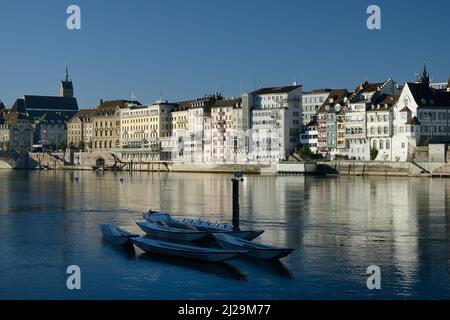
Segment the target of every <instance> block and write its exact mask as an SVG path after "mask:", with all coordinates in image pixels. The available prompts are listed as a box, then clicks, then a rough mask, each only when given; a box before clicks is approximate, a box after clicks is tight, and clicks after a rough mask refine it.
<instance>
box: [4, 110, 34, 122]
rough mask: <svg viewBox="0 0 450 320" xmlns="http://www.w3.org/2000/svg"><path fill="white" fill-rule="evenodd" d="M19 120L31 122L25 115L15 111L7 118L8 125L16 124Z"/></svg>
mask: <svg viewBox="0 0 450 320" xmlns="http://www.w3.org/2000/svg"><path fill="white" fill-rule="evenodd" d="M18 119H28V120H29V117H27V116H26V115H25V114H23V113H20V112H15V111H11V112H8V114H7V115H6V116H5V122H6V124H8V125H11V124H14V123H15V122H16V121H17V120H18Z"/></svg>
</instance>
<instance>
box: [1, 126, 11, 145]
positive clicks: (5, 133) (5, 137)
mask: <svg viewBox="0 0 450 320" xmlns="http://www.w3.org/2000/svg"><path fill="white" fill-rule="evenodd" d="M8 145H9V126H8V125H7V124H6V123H3V124H0V151H8Z"/></svg>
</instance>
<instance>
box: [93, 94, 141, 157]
mask: <svg viewBox="0 0 450 320" xmlns="http://www.w3.org/2000/svg"><path fill="white" fill-rule="evenodd" d="M134 105H140V103H139V102H136V101H129V100H112V101H105V102H103V101H102V102H101V103H100V106H99V107H98V108H97V109H95V112H94V114H93V116H92V133H93V135H92V149H93V150H94V151H111V150H113V149H118V148H120V122H121V121H120V114H121V109H123V108H129V107H130V106H134Z"/></svg>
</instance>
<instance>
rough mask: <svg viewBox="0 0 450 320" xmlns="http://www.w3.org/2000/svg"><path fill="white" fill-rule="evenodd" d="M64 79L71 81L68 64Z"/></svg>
mask: <svg viewBox="0 0 450 320" xmlns="http://www.w3.org/2000/svg"><path fill="white" fill-rule="evenodd" d="M64 81H65V82H68V81H69V68H68V67H67V65H66V74H65V76H64Z"/></svg>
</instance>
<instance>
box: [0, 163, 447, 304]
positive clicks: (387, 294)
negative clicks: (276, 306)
mask: <svg viewBox="0 0 450 320" xmlns="http://www.w3.org/2000/svg"><path fill="white" fill-rule="evenodd" d="M75 177H78V179H76V178H75ZM120 178H123V183H121V182H120V180H121V179H120ZM240 203H241V220H242V228H255V229H264V230H265V233H264V234H263V235H262V236H261V237H260V238H258V241H261V242H264V243H267V244H273V245H278V246H288V247H293V248H295V252H294V253H293V254H292V255H290V256H289V257H287V258H285V259H283V260H281V262H280V263H269V262H258V261H253V260H248V259H240V260H233V261H230V262H228V263H226V264H209V263H203V262H196V261H189V260H182V259H176V258H167V257H162V256H156V255H149V254H144V253H143V252H142V251H140V250H139V249H135V250H126V249H123V248H118V247H115V246H113V245H111V244H109V243H108V242H106V241H104V240H103V239H102V237H101V234H100V231H99V228H98V224H100V223H115V224H118V225H121V226H123V227H125V228H128V229H129V230H131V231H136V232H139V231H140V230H139V229H138V228H137V226H136V224H135V221H137V220H141V212H142V211H144V210H148V209H149V208H154V209H158V210H164V211H169V212H172V213H173V214H174V215H175V216H177V217H206V218H208V219H210V220H213V221H228V222H229V221H230V220H231V181H230V176H229V175H217V174H216V175H214V174H189V173H186V174H184V173H173V174H172V173H171V174H167V173H161V174H158V173H154V174H151V173H133V174H130V173H110V172H106V173H96V172H62V171H58V172H56V171H50V172H49V171H42V172H37V171H36V172H35V171H0V235H1V237H0V240H1V241H0V299H448V298H450V253H449V252H450V180H445V179H442V180H441V179H420V178H417V179H415V178H414V179H412V178H384V177H383V178H375V177H374V178H361V177H298V176H291V177H261V176H248V177H246V179H245V181H244V183H242V184H241V197H240ZM69 265H78V266H79V267H80V268H81V290H72V291H71V290H68V289H67V286H66V280H67V277H68V276H69V275H68V274H66V268H67V267H68V266H69ZM370 265H377V266H379V267H380V270H381V289H380V290H369V289H368V288H367V285H366V280H367V278H368V277H369V276H370V275H369V274H366V271H367V267H368V266H370Z"/></svg>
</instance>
